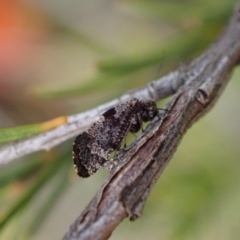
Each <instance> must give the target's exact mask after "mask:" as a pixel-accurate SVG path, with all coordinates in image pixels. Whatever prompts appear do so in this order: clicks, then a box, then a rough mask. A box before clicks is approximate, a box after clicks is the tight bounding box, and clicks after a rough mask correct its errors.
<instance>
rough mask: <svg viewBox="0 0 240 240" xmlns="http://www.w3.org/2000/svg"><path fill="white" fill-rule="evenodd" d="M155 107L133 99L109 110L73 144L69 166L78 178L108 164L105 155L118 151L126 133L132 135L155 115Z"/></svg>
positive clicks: (154, 104)
mask: <svg viewBox="0 0 240 240" xmlns="http://www.w3.org/2000/svg"><path fill="white" fill-rule="evenodd" d="M157 112H158V110H157V106H156V103H155V102H153V101H150V100H138V99H136V98H133V99H131V100H129V101H127V102H125V103H122V104H119V105H117V106H116V107H114V108H110V109H109V110H107V111H106V112H105V113H103V115H102V116H101V118H100V120H99V121H97V122H96V123H94V124H93V125H92V126H91V127H90V128H89V129H88V131H87V132H83V133H81V134H80V135H79V136H78V137H77V138H76V139H75V141H74V143H73V163H74V166H75V168H76V171H77V173H78V175H79V176H80V177H89V176H90V175H92V174H93V173H95V172H96V171H97V170H98V169H99V168H101V167H104V164H105V163H106V162H107V161H109V155H110V153H112V152H113V151H115V150H118V149H120V147H121V143H122V141H123V140H124V139H125V137H126V136H127V134H128V132H132V133H136V132H138V131H139V130H140V129H141V128H142V122H148V121H151V120H152V119H153V118H154V117H155V116H156V115H157Z"/></svg>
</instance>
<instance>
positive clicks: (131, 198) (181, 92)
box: [64, 5, 240, 240]
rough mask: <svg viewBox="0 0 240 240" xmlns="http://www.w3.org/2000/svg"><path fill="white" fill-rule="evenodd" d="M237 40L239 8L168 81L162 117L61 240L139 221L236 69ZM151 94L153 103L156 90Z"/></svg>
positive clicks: (122, 154) (122, 157) (125, 154)
mask: <svg viewBox="0 0 240 240" xmlns="http://www.w3.org/2000/svg"><path fill="white" fill-rule="evenodd" d="M239 39H240V5H239V6H238V7H237V8H236V11H235V12H234V14H233V16H232V18H231V19H230V22H229V24H228V26H227V27H226V29H225V31H224V32H223V33H222V35H221V36H220V37H219V39H218V40H217V41H216V42H215V43H214V44H213V45H212V46H210V48H209V49H208V50H206V52H205V53H203V54H202V55H201V56H200V57H198V58H196V59H194V60H193V61H192V62H190V63H189V64H187V65H185V66H184V67H181V68H179V69H177V70H176V71H174V72H173V75H174V78H175V80H173V79H172V80H171V81H170V82H171V83H170V85H171V84H172V83H173V81H175V82H178V83H179V85H178V87H177V92H176V93H175V94H174V96H173V97H172V99H171V100H170V101H169V103H167V105H166V106H165V109H167V111H162V112H161V111H160V112H159V114H158V116H157V117H156V118H155V119H154V120H153V121H152V122H151V123H150V124H149V125H148V127H147V128H146V130H145V131H144V133H143V134H141V135H140V136H139V137H138V138H137V139H136V141H135V142H134V143H133V144H132V145H130V146H129V147H128V148H126V149H122V150H120V151H119V152H118V153H117V155H116V161H118V162H119V164H118V166H117V167H116V169H114V170H113V172H112V173H111V175H110V176H109V178H108V179H107V181H106V182H105V183H104V184H103V186H102V187H101V189H100V190H99V191H98V193H97V194H96V196H95V197H94V198H93V199H92V201H91V202H90V203H89V205H88V206H87V207H86V209H85V210H84V211H83V213H82V214H81V215H80V216H79V217H78V218H77V219H76V220H75V221H74V223H73V224H72V225H71V226H70V229H69V230H68V232H67V233H66V235H65V236H64V240H70V239H71V240H72V239H81V240H83V239H84V240H86V239H107V238H108V237H109V236H110V235H111V233H112V231H113V230H114V228H115V227H116V226H117V225H118V224H119V223H120V222H121V221H122V220H123V219H124V218H125V217H127V216H129V217H130V220H135V219H137V218H138V217H140V216H141V214H142V209H143V206H144V204H145V202H146V199H147V197H148V195H149V193H150V191H151V189H152V187H153V185H154V184H155V182H156V181H157V179H158V178H159V176H160V175H161V173H162V172H163V170H164V168H165V167H166V165H167V164H168V162H169V161H170V159H171V157H172V155H173V153H174V152H175V151H176V149H177V146H178V145H179V144H180V141H181V139H182V137H183V135H184V134H185V132H186V131H187V129H189V128H190V127H191V125H192V124H193V123H194V122H196V120H197V119H199V117H201V116H202V115H204V114H205V113H206V112H207V111H208V110H209V109H210V108H211V107H212V106H213V105H214V103H215V102H216V100H217V98H218V96H220V94H221V92H222V91H223V89H224V87H225V86H226V84H227V82H228V80H229V75H230V73H231V71H232V70H233V68H234V67H235V66H236V65H237V64H238V63H239V60H240V41H239ZM170 75H171V74H170ZM170 75H168V76H167V77H169V76H170ZM167 77H166V78H167ZM155 83H156V82H154V84H155ZM159 83H160V82H158V83H156V84H159ZM180 83H181V84H180ZM168 84H169V83H168ZM172 86H173V85H172ZM179 86H181V87H180V88H179ZM153 89H157V90H156V91H155V93H156V96H158V97H159V96H160V95H161V94H159V91H161V89H158V88H155V87H153ZM169 89H172V90H171V93H172V92H174V91H176V89H174V88H169ZM169 91H170V90H169ZM169 93H170V92H169ZM144 97H145V96H144Z"/></svg>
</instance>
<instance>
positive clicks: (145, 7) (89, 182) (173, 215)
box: [0, 0, 240, 240]
mask: <svg viewBox="0 0 240 240" xmlns="http://www.w3.org/2000/svg"><path fill="white" fill-rule="evenodd" d="M235 3H236V1H232V0H222V1H216V0H210V1H206V0H201V1H200V0H191V1H190V0H186V1H184V0H181V1H176V0H168V1H167V0H165V1H157V0H155V1H154V0H150V1H146V0H145V1H140V0H139V1H123V0H122V1H121V0H119V1H107V0H90V1H87V0H81V1H67V0H65V1H56V0H55V1H54V0H52V1H46V0H41V1H40V0H2V1H1V2H0V127H1V128H5V127H10V128H11V127H14V126H21V125H30V126H31V124H34V123H39V122H42V121H47V120H50V119H53V118H55V117H58V116H62V115H70V114H75V113H79V112H81V111H83V110H87V109H90V108H93V107H95V106H98V105H99V104H100V103H104V102H107V101H109V100H111V99H113V98H116V97H119V96H121V95H122V94H123V93H124V92H126V91H128V90H131V89H133V88H137V87H141V86H142V85H144V84H146V83H148V82H149V81H151V80H154V79H156V78H158V77H160V76H161V75H164V74H166V73H167V72H169V71H171V70H172V69H174V68H175V67H176V66H179V65H181V64H183V63H184V62H187V61H190V60H191V59H192V58H193V57H195V56H197V55H199V54H200V53H201V52H202V51H204V49H206V48H207V47H208V46H209V44H211V43H212V42H213V41H214V40H215V39H216V38H217V36H218V35H219V33H220V32H221V30H222V29H223V27H224V25H226V23H227V21H228V19H229V16H230V15H231V13H232V10H233V7H234V5H235ZM239 77H240V71H239V69H235V71H234V74H233V76H232V79H231V81H230V83H229V84H228V86H227V89H226V90H225V91H224V93H223V95H222V96H221V98H220V100H219V101H218V103H217V105H216V106H215V108H214V109H213V111H211V112H210V113H209V114H208V115H207V116H205V117H204V118H203V119H201V120H199V121H198V123H197V124H195V125H194V126H193V127H192V128H191V129H190V130H189V131H188V133H187V135H186V136H185V138H184V139H183V141H182V143H181V145H180V147H179V148H178V151H177V153H176V154H175V155H174V157H173V159H172V161H171V163H170V164H169V166H168V167H167V168H166V170H165V172H164V173H163V175H162V177H161V178H160V180H159V181H158V183H157V184H156V186H155V187H154V189H153V191H152V192H151V195H150V197H149V199H148V201H147V204H146V206H145V209H144V213H143V217H142V218H140V219H139V220H137V221H136V222H134V223H132V222H130V221H129V220H128V219H126V220H124V221H123V223H122V224H120V226H119V227H118V228H117V229H116V230H115V231H114V233H113V235H112V236H111V238H110V239H114V240H115V239H116V240H120V239H129V240H130V239H156V240H158V239H164V240H183V239H184V240H186V239H189V240H190V239H195V240H198V239H199V240H200V239H201V240H203V239H204V240H208V239H211V240H212V239H218V240H225V239H231V240H235V239H236V240H237V239H240V204H239V203H240V174H239V173H240V161H239V160H240V148H239V142H240V127H239V123H240V111H239V110H240V109H239V101H240V94H239V91H240V83H239V81H238V79H239ZM159 104H160V105H161V102H159ZM9 131H15V130H14V129H9ZM0 133H1V129H0ZM16 134H17V132H16ZM130 141H133V139H128V142H130ZM2 144H4V143H2ZM71 147H72V140H71V141H67V142H65V143H63V144H61V145H60V146H58V147H56V148H54V149H52V150H51V151H49V152H43V151H41V152H39V153H35V154H31V155H28V156H26V157H22V158H21V159H18V160H17V161H15V162H13V163H11V164H9V165H6V166H1V167H0V200H1V201H0V204H1V207H0V239H6V240H8V239H11V240H12V239H35V240H41V239H60V238H61V237H62V236H63V235H64V233H65V232H66V231H67V230H68V227H69V226H70V224H71V223H72V222H73V221H74V220H75V219H76V217H77V216H78V215H79V214H80V212H81V211H82V210H83V209H84V207H85V206H86V205H87V204H88V202H89V201H90V200H91V198H92V197H93V196H94V194H95V193H96V191H97V189H98V188H99V187H100V186H101V184H102V183H103V182H104V180H105V179H106V177H107V175H108V173H107V172H106V171H103V170H101V171H99V172H98V173H97V174H95V175H94V176H92V177H91V178H89V179H80V178H78V177H77V175H76V174H75V172H74V169H73V166H72V159H71Z"/></svg>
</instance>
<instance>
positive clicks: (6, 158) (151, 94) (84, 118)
mask: <svg viewBox="0 0 240 240" xmlns="http://www.w3.org/2000/svg"><path fill="white" fill-rule="evenodd" d="M179 71H180V69H179V70H178V71H175V72H172V73H170V74H168V75H167V76H164V77H162V78H160V79H158V80H155V81H153V82H151V83H149V84H148V85H146V86H144V87H142V88H139V89H135V90H133V91H131V92H128V93H126V94H124V95H123V96H122V97H120V98H119V99H114V100H112V101H111V102H108V103H105V104H103V105H100V106H98V107H96V108H94V109H91V110H89V111H86V112H83V113H80V114H76V115H72V116H68V117H67V123H66V124H63V125H61V126H60V127H57V128H55V129H53V130H50V131H46V132H44V133H41V134H38V135H35V136H32V137H28V138H25V139H21V140H18V141H14V142H12V143H10V144H7V145H5V146H3V147H1V148H0V165H1V164H7V163H9V162H11V161H13V160H15V159H18V158H19V157H22V156H24V155H26V154H29V153H33V152H36V151H40V150H50V149H51V148H53V147H54V146H57V145H59V144H60V143H62V142H64V141H66V140H68V139H69V138H71V137H73V136H76V135H77V134H79V133H80V132H83V131H84V130H85V129H87V128H88V127H89V126H90V125H92V123H94V122H96V121H97V119H98V117H99V115H100V114H101V113H103V112H104V111H106V110H107V109H109V108H111V107H114V106H116V105H117V104H119V103H120V102H123V101H126V100H127V99H130V98H133V97H136V98H139V99H152V100H154V101H157V100H159V99H162V98H164V97H167V96H169V95H171V94H173V93H175V92H176V91H177V90H178V89H179V87H181V86H182V84H183V82H181V81H178V75H179Z"/></svg>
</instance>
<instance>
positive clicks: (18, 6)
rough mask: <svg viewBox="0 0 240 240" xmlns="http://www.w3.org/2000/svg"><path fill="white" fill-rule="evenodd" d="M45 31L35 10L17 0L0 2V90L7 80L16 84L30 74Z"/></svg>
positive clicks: (40, 17)
mask: <svg viewBox="0 0 240 240" xmlns="http://www.w3.org/2000/svg"><path fill="white" fill-rule="evenodd" d="M46 30H47V25H46V21H45V20H44V16H43V15H41V14H40V13H39V12H37V11H36V10H35V9H33V8H30V7H29V6H26V5H23V4H22V3H21V2H20V1H17V0H11V1H8V0H2V1H0V77H1V78H0V84H1V87H0V91H3V90H4V85H5V84H7V85H8V81H19V80H21V76H23V75H24V74H25V73H26V72H28V71H29V69H28V68H29V65H31V60H32V58H33V56H34V54H35V53H36V51H37V48H36V45H37V44H40V43H41V41H43V39H44V37H45V36H46V33H47V31H46ZM16 76H20V77H18V78H16Z"/></svg>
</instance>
